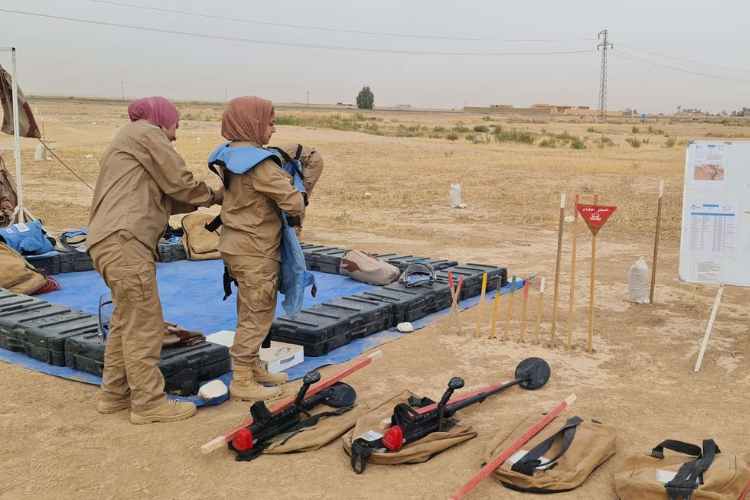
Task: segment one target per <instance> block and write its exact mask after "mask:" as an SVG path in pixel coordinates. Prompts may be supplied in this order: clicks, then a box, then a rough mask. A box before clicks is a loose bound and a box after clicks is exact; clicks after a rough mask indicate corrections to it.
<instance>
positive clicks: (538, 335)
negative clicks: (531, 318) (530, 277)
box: [534, 278, 544, 344]
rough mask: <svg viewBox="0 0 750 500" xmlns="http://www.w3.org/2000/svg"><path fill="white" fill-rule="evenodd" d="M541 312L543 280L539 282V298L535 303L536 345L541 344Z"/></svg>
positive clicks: (542, 310)
mask: <svg viewBox="0 0 750 500" xmlns="http://www.w3.org/2000/svg"><path fill="white" fill-rule="evenodd" d="M542 312H544V278H541V281H540V282H539V297H538V298H537V303H536V329H535V330H536V331H535V332H534V333H535V335H536V343H537V344H541V343H542Z"/></svg>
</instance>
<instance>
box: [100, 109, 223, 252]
mask: <svg viewBox="0 0 750 500" xmlns="http://www.w3.org/2000/svg"><path fill="white" fill-rule="evenodd" d="M100 165H101V170H100V172H99V178H98V180H97V182H96V189H95V191H94V201H93V203H92V205H91V211H90V219H89V235H88V238H87V243H88V246H89V248H91V247H92V246H94V245H96V244H97V243H99V242H100V241H102V240H103V239H104V238H106V237H107V236H109V235H111V234H113V233H115V232H117V231H120V230H125V231H128V232H130V233H131V234H133V236H135V237H136V239H138V241H140V242H141V243H143V244H144V245H146V246H147V247H148V248H150V249H151V250H152V251H153V252H154V254H155V255H156V254H157V253H156V252H157V251H156V247H157V244H158V242H159V238H160V237H161V235H162V233H163V232H164V228H165V227H166V225H167V223H168V221H169V216H170V215H173V214H177V213H184V212H191V211H193V210H195V209H196V207H197V206H210V205H213V204H215V203H217V202H219V203H220V202H221V194H220V193H214V191H213V190H212V189H211V188H210V187H208V186H207V185H206V184H205V183H203V182H198V181H197V180H195V179H194V178H193V174H192V173H191V172H190V171H189V170H188V169H187V166H186V165H185V161H184V160H183V159H182V157H181V156H180V155H179V154H178V153H177V151H175V150H174V148H173V147H172V145H171V143H170V142H169V139H167V136H166V135H165V134H164V132H163V131H162V130H161V129H160V128H159V127H156V126H154V125H151V124H150V123H148V122H146V121H144V120H139V121H137V122H132V123H129V124H127V125H125V126H124V127H122V128H121V129H120V131H119V132H118V133H117V135H116V136H115V138H114V139H113V140H112V144H110V146H109V148H107V150H106V151H105V152H104V156H103V157H102V160H101V163H100Z"/></svg>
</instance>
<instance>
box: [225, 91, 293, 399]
mask: <svg viewBox="0 0 750 500" xmlns="http://www.w3.org/2000/svg"><path fill="white" fill-rule="evenodd" d="M274 132H275V128H274V109H273V105H272V104H271V102H270V101H267V100H265V99H260V98H258V97H239V98H237V99H233V100H232V101H230V102H229V104H228V105H227V108H226V110H225V111H224V115H223V117H222V123H221V135H222V136H224V138H226V139H227V140H228V141H230V143H229V148H260V147H262V146H264V145H266V144H268V142H269V140H270V139H271V135H273V133H274ZM222 175H223V176H224V177H225V186H226V194H225V197H224V204H223V206H222V210H221V219H222V221H223V223H224V228H223V230H222V234H221V241H220V243H219V251H220V252H221V256H222V258H223V259H224V262H225V264H226V265H227V267H228V269H229V271H230V273H231V275H232V276H233V277H234V278H235V279H236V280H237V284H238V293H237V295H238V297H237V333H236V335H235V338H234V344H233V345H232V348H231V355H232V364H233V370H234V375H233V380H232V384H231V386H230V394H231V395H232V397H233V398H238V399H243V400H266V399H272V398H274V397H276V396H278V395H279V394H280V393H281V389H280V388H279V387H266V386H264V385H261V384H267V385H271V386H275V385H279V384H282V383H284V382H286V379H287V378H286V375H284V374H270V373H268V372H267V371H266V368H265V367H264V366H263V363H262V362H261V361H260V358H259V357H258V351H259V350H260V346H261V343H262V342H263V339H264V338H265V337H266V335H267V334H268V331H269V329H270V327H271V322H272V321H273V317H274V312H275V310H276V293H277V290H278V278H279V266H280V257H281V255H280V248H281V228H282V225H281V217H280V212H281V211H284V212H286V213H287V214H288V215H289V216H290V217H293V218H298V217H301V216H302V214H303V212H304V199H303V197H302V193H300V192H298V191H296V190H295V189H294V187H293V186H292V183H291V177H290V176H289V175H288V174H287V173H286V172H284V171H283V170H282V169H281V167H280V166H279V164H278V163H276V162H275V161H273V160H271V159H266V160H263V161H262V162H260V163H258V164H257V166H255V167H253V168H252V169H251V170H249V171H247V172H246V173H243V174H233V173H231V172H230V171H229V170H228V169H226V168H223V169H222Z"/></svg>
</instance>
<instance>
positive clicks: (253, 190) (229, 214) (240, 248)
mask: <svg viewBox="0 0 750 500" xmlns="http://www.w3.org/2000/svg"><path fill="white" fill-rule="evenodd" d="M235 145H237V146H254V147H257V146H256V145H255V144H251V143H246V142H236V143H235ZM219 172H220V173H221V174H222V175H223V176H226V175H229V176H230V178H229V187H228V188H227V189H226V193H225V195H224V203H223V204H222V207H221V220H222V222H223V223H224V227H223V229H222V232H221V241H220V242H219V251H220V252H221V253H225V254H230V255H253V256H256V257H265V258H269V259H274V260H277V261H278V260H280V248H281V216H280V213H279V210H283V211H285V212H286V213H287V214H289V215H290V216H292V217H300V216H302V214H303V213H304V210H305V202H304V199H303V198H302V193H300V192H299V191H297V190H296V189H294V187H293V186H292V182H291V181H292V178H291V176H290V175H289V174H287V173H286V172H284V171H283V170H282V169H281V168H280V167H279V166H278V164H277V163H276V162H274V161H273V160H270V159H269V160H265V161H263V162H262V163H260V164H259V165H258V166H256V167H255V168H253V169H252V170H250V171H249V172H247V173H246V174H242V175H235V174H232V173H229V172H228V171H227V170H224V169H220V170H219Z"/></svg>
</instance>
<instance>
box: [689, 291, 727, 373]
mask: <svg viewBox="0 0 750 500" xmlns="http://www.w3.org/2000/svg"><path fill="white" fill-rule="evenodd" d="M723 293H724V285H719V291H718V292H716V298H715V299H714V305H713V307H711V317H709V318H708V325H706V333H705V334H704V335H703V342H702V343H701V349H700V352H699V353H698V359H697V360H695V367H694V368H693V371H694V372H698V371H700V369H701V366H702V365H703V356H704V355H705V354H706V348H708V339H710V338H711V330H713V327H714V321H716V313H718V312H719V304H720V303H721V296H722V294H723Z"/></svg>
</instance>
